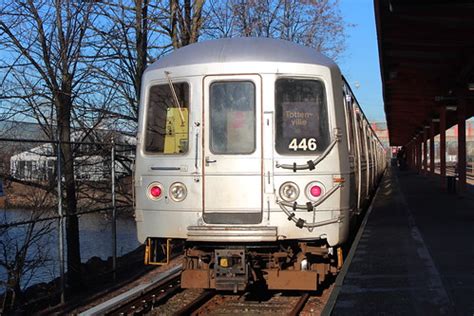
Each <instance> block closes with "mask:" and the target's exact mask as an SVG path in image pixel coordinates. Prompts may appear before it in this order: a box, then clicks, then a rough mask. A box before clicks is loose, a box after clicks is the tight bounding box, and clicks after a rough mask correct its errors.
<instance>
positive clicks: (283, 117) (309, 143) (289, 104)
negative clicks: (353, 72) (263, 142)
mask: <svg viewBox="0 0 474 316" xmlns="http://www.w3.org/2000/svg"><path fill="white" fill-rule="evenodd" d="M275 110H276V141H275V146H276V151H277V152H278V153H279V154H282V155H292V154H293V155H311V154H313V153H321V152H323V151H324V150H325V149H326V148H327V147H328V145H329V143H330V133H329V122H328V114H327V104H326V97H325V93H324V85H323V83H322V82H321V81H319V80H314V79H294V78H281V79H278V80H277V81H276V83H275Z"/></svg>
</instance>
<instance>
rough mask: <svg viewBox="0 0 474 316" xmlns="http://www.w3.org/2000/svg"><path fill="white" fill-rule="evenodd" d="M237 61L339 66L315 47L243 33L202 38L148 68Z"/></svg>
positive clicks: (150, 69) (149, 69)
mask: <svg viewBox="0 0 474 316" xmlns="http://www.w3.org/2000/svg"><path fill="white" fill-rule="evenodd" d="M235 62H282V63H302V64H316V65H322V66H327V67H330V68H333V67H337V66H336V64H335V63H334V62H333V61H332V60H331V59H329V58H328V57H326V56H324V55H323V54H321V53H319V52H317V51H316V50H315V49H314V48H309V47H306V46H303V45H299V44H296V43H293V42H289V41H285V40H279V39H270V38H261V37H260V38H254V37H242V38H223V39H218V40H211V41H203V42H198V43H195V44H191V45H188V46H185V47H183V48H180V49H178V50H176V51H174V52H172V53H170V54H169V55H166V56H164V57H162V58H160V59H159V60H158V61H156V62H154V63H153V64H152V65H150V66H149V67H148V69H147V70H148V71H152V70H154V69H163V68H168V67H178V66H189V65H198V64H209V63H235Z"/></svg>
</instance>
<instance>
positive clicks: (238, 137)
mask: <svg viewBox="0 0 474 316" xmlns="http://www.w3.org/2000/svg"><path fill="white" fill-rule="evenodd" d="M209 110H210V124H211V126H210V127H211V135H210V150H211V152H212V153H213V154H221V155H222V154H251V153H253V152H254V151H255V85H254V83H253V82H251V81H221V82H214V83H212V84H211V86H210V100H209Z"/></svg>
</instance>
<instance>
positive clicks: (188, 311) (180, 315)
mask: <svg viewBox="0 0 474 316" xmlns="http://www.w3.org/2000/svg"><path fill="white" fill-rule="evenodd" d="M214 296H216V291H214V290H206V291H204V292H203V293H202V294H201V295H199V296H198V297H197V298H196V299H195V300H193V301H192V302H191V303H189V304H188V305H186V306H184V307H183V308H181V309H180V310H179V311H177V312H176V313H174V314H173V315H175V316H185V315H194V312H196V311H198V310H199V309H200V308H201V307H202V306H204V305H205V304H206V303H207V302H208V301H209V300H211V299H212V298H213V297H214Z"/></svg>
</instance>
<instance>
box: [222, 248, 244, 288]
mask: <svg viewBox="0 0 474 316" xmlns="http://www.w3.org/2000/svg"><path fill="white" fill-rule="evenodd" d="M214 254H215V264H214V273H215V284H216V290H223V291H233V292H234V293H236V292H238V291H243V290H245V288H246V287H247V283H248V265H247V262H246V255H245V248H239V249H237V248H229V249H216V250H215V251H214Z"/></svg>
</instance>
